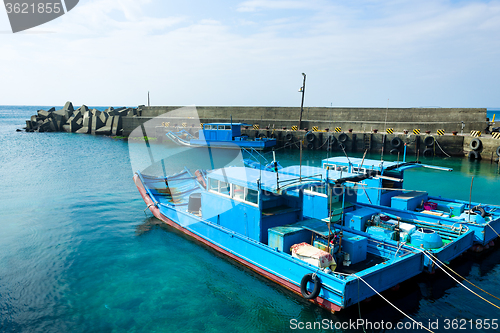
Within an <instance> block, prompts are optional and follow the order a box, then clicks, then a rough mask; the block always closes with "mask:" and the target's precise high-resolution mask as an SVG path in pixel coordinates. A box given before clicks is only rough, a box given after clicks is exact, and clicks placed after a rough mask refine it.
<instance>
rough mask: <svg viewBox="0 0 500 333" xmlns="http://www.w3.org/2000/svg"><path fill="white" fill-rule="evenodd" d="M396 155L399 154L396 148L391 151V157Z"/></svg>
mask: <svg viewBox="0 0 500 333" xmlns="http://www.w3.org/2000/svg"><path fill="white" fill-rule="evenodd" d="M397 154H399V149H396V148H394V149H391V155H397Z"/></svg>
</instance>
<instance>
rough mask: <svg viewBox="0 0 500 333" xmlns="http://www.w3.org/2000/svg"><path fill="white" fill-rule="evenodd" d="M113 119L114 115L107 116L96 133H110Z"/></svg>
mask: <svg viewBox="0 0 500 333" xmlns="http://www.w3.org/2000/svg"><path fill="white" fill-rule="evenodd" d="M113 119H114V117H108V119H107V121H106V124H105V125H104V126H103V127H101V128H100V129H98V130H96V132H95V133H96V134H99V135H110V134H111V128H112V126H113Z"/></svg>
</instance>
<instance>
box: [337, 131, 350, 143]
mask: <svg viewBox="0 0 500 333" xmlns="http://www.w3.org/2000/svg"><path fill="white" fill-rule="evenodd" d="M347 139H349V137H348V136H347V134H345V133H340V135H339V142H342V143H343V142H346V141H347Z"/></svg>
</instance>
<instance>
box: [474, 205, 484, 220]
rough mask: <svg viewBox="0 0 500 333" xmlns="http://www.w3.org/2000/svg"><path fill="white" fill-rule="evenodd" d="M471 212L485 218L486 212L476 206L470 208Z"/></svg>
mask: <svg viewBox="0 0 500 333" xmlns="http://www.w3.org/2000/svg"><path fill="white" fill-rule="evenodd" d="M471 210H472V211H473V212H479V213H480V214H481V217H485V216H486V211H485V210H484V208H483V207H481V206H476V207H472V209H471Z"/></svg>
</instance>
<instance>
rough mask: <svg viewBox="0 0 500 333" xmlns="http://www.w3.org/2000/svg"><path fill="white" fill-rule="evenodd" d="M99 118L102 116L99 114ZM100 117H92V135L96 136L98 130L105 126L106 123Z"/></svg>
mask: <svg viewBox="0 0 500 333" xmlns="http://www.w3.org/2000/svg"><path fill="white" fill-rule="evenodd" d="M97 112H99V111H97ZM99 113H100V112H99ZM96 114H97V113H96ZM99 116H100V114H99ZM99 116H95V115H94V116H93V117H92V126H91V132H90V133H91V134H95V132H96V130H98V129H99V128H101V127H103V126H104V123H103V122H102V120H101V118H100V117H99Z"/></svg>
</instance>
